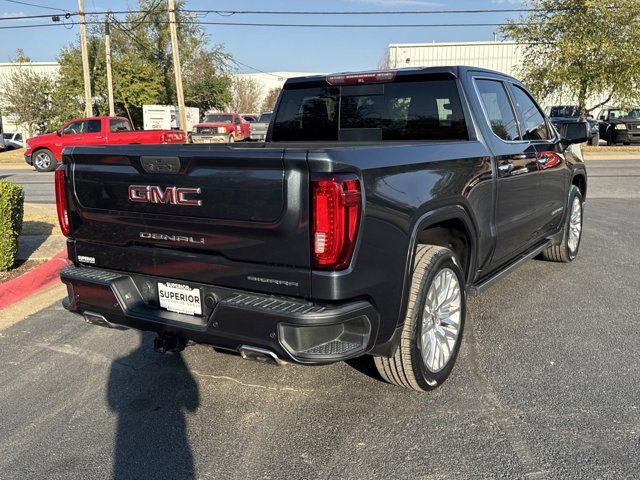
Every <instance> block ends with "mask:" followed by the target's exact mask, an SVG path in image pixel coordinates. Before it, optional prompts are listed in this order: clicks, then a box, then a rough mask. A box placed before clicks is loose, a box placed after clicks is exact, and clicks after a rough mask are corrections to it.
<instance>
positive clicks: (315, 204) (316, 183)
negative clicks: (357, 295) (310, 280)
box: [311, 175, 362, 270]
mask: <svg viewBox="0 0 640 480" xmlns="http://www.w3.org/2000/svg"><path fill="white" fill-rule="evenodd" d="M311 201H312V224H311V243H312V245H311V246H312V248H313V261H314V266H315V267H316V268H319V269H322V270H340V269H343V268H346V267H348V266H349V263H350V262H351V256H352V254H353V249H354V247H355V243H356V234H357V232H358V223H359V221H360V210H361V208H362V206H361V196H360V181H359V180H358V179H357V178H355V177H354V176H352V175H347V176H344V175H343V176H338V175H336V176H332V177H329V178H322V179H316V180H312V181H311Z"/></svg>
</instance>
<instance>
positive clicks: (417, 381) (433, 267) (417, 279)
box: [374, 245, 466, 391]
mask: <svg viewBox="0 0 640 480" xmlns="http://www.w3.org/2000/svg"><path fill="white" fill-rule="evenodd" d="M443 269H450V270H451V271H453V272H454V274H455V276H456V278H457V280H458V285H459V289H460V292H459V293H460V310H459V311H460V318H459V332H458V335H457V338H456V339H455V344H454V345H453V348H451V350H450V351H451V354H450V357H449V359H448V361H447V362H446V363H445V365H444V367H443V368H441V369H440V370H439V371H437V372H433V371H431V370H429V368H428V367H427V364H426V363H425V361H424V360H423V357H422V352H421V349H420V345H419V343H421V342H420V338H421V333H422V328H423V321H422V317H423V311H424V306H425V301H426V297H427V293H428V292H429V288H430V287H431V284H432V282H433V281H434V279H435V278H436V276H437V275H438V273H439V272H441V271H442V270H443ZM465 315H466V298H465V288H464V275H463V273H462V270H461V269H460V267H459V262H458V261H457V260H456V257H455V255H454V253H453V252H452V251H451V250H449V249H448V248H443V247H437V246H432V245H418V248H417V249H416V255H415V260H414V263H413V271H412V276H411V288H410V290H409V300H408V305H407V314H406V317H405V321H404V327H403V329H402V335H401V338H400V344H399V345H398V348H397V350H396V352H395V354H394V355H393V357H390V358H387V357H376V358H375V359H374V360H375V365H376V368H377V369H378V372H379V373H380V375H381V376H382V378H383V379H384V380H386V381H387V382H389V383H392V384H394V385H398V386H401V387H406V388H411V389H414V390H418V391H428V390H433V389H434V388H436V387H437V386H439V385H440V384H441V383H442V382H444V381H445V380H446V379H447V377H448V376H449V374H450V373H451V370H452V369H453V365H454V364H455V361H456V358H457V356H458V352H459V350H460V343H461V341H462V333H463V331H464V321H465Z"/></svg>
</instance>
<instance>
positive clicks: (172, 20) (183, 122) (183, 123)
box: [167, 0, 187, 135]
mask: <svg viewBox="0 0 640 480" xmlns="http://www.w3.org/2000/svg"><path fill="white" fill-rule="evenodd" d="M167 5H168V9H169V29H170V30H171V50H172V51H173V71H174V72H175V74H176V93H177V95H178V114H179V117H178V118H180V128H181V129H182V130H183V131H184V133H185V135H186V134H187V113H186V111H185V108H184V91H183V90H182V67H181V66H180V52H179V51H178V31H177V28H176V4H175V1H174V0H168V2H167Z"/></svg>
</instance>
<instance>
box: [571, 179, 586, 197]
mask: <svg viewBox="0 0 640 480" xmlns="http://www.w3.org/2000/svg"><path fill="white" fill-rule="evenodd" d="M571 184H572V185H575V186H576V187H578V189H579V190H580V193H581V194H582V198H583V199H584V198H586V197H587V181H586V180H585V178H584V175H580V174H578V175H576V176H575V177H573V180H571Z"/></svg>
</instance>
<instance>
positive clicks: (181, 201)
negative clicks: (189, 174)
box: [129, 185, 202, 207]
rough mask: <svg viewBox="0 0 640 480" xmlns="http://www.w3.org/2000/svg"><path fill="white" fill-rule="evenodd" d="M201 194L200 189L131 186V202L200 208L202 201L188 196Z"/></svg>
mask: <svg viewBox="0 0 640 480" xmlns="http://www.w3.org/2000/svg"><path fill="white" fill-rule="evenodd" d="M200 192H201V190H200V189H199V188H185V187H167V188H162V187H158V186H157V185H129V200H131V201H132V202H139V203H165V204H169V205H183V206H191V207H200V206H201V205H202V200H197V199H195V198H188V197H187V196H188V195H197V194H199V193H200Z"/></svg>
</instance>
